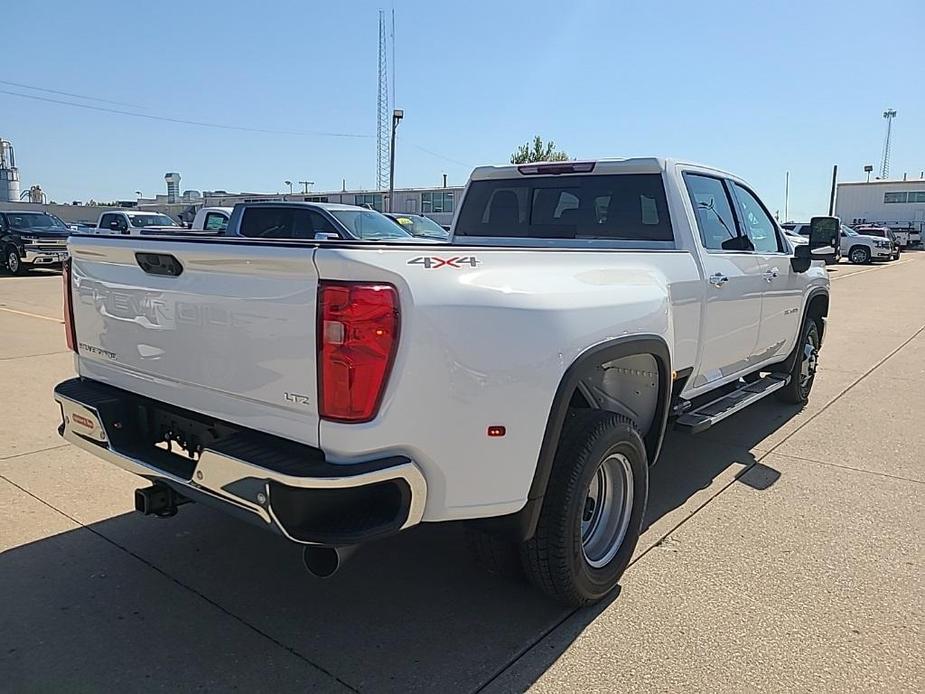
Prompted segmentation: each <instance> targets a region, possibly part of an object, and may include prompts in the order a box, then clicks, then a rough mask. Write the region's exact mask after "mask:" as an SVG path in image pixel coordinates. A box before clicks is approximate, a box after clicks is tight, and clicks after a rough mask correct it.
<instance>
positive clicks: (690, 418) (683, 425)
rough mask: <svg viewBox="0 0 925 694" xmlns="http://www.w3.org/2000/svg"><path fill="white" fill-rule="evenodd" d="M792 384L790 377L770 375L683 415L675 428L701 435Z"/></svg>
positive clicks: (676, 422)
mask: <svg viewBox="0 0 925 694" xmlns="http://www.w3.org/2000/svg"><path fill="white" fill-rule="evenodd" d="M789 382H790V376H786V375H783V374H768V375H767V376H765V377H764V378H762V379H759V380H757V381H755V382H753V383H747V384H745V385H744V386H742V387H741V388H739V389H737V390H734V391H732V392H731V393H728V394H727V395H724V396H723V397H721V398H717V399H716V400H714V401H713V402H708V403H707V404H706V405H703V406H701V407H698V408H697V409H696V410H693V411H691V412H688V413H687V414H683V415H681V416H680V417H678V419H677V420H675V426H676V427H678V428H679V429H685V430H687V431H688V432H690V433H691V434H699V433H700V432H701V431H705V430H706V429H709V428H710V427H711V426H713V425H714V424H717V423H718V422H721V421H723V420H724V419H726V417H731V416H732V415H734V414H735V413H736V412H739V411H741V410H744V409H745V408H746V407H748V406H749V405H753V404H755V403H756V402H758V401H759V400H761V399H762V398H764V397H767V396H768V395H770V394H771V393H773V392H774V391H775V390H780V389H781V388H783V387H784V386H785V385H787V384H788V383H789Z"/></svg>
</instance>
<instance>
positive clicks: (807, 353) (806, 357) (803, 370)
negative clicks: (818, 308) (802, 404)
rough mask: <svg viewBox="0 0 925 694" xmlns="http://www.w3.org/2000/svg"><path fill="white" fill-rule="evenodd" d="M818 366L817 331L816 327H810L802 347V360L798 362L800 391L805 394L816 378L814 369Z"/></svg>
mask: <svg viewBox="0 0 925 694" xmlns="http://www.w3.org/2000/svg"><path fill="white" fill-rule="evenodd" d="M818 365H819V331H818V329H817V328H816V326H815V325H814V326H812V327H811V328H810V329H809V330H807V331H806V342H805V343H804V345H803V359H802V361H801V362H800V390H801V391H803V392H806V391H808V390H809V387H810V385H811V384H812V382H813V378H814V377H815V376H816V368H817V367H818Z"/></svg>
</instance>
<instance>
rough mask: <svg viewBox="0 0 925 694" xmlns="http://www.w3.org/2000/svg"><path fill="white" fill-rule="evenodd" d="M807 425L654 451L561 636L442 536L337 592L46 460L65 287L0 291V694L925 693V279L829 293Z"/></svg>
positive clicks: (219, 533)
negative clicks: (607, 594) (634, 523)
mask: <svg viewBox="0 0 925 694" xmlns="http://www.w3.org/2000/svg"><path fill="white" fill-rule="evenodd" d="M831 277H832V278H833V280H834V282H833V289H832V307H831V311H830V317H829V330H828V333H827V336H826V341H825V344H824V347H823V351H822V358H821V367H820V373H819V376H818V378H817V381H816V384H815V388H814V390H813V394H812V398H811V402H810V404H809V406H808V407H807V408H806V409H805V410H803V411H802V412H798V411H796V410H795V409H793V408H788V407H787V406H783V405H780V404H779V403H777V402H776V401H765V402H764V403H762V404H761V405H759V406H757V407H754V408H751V409H750V410H748V411H746V412H744V413H742V414H740V415H738V416H736V417H734V418H732V419H730V420H727V421H726V422H723V423H722V424H720V425H718V426H717V427H714V428H713V429H711V430H710V431H708V432H706V433H705V434H703V435H701V436H700V437H690V436H687V435H681V434H671V435H670V437H669V440H668V442H667V444H666V449H665V451H664V454H663V457H662V460H661V462H660V463H659V465H658V466H657V467H656V468H655V469H654V473H653V479H652V483H651V484H652V489H651V500H650V506H649V514H648V528H647V530H646V531H645V533H644V535H643V537H642V540H641V543H640V547H639V549H638V551H637V557H636V558H635V560H634V563H633V564H632V566H631V567H630V569H629V570H628V571H627V573H626V575H625V576H624V578H623V581H622V586H621V590H620V591H619V593H618V595H616V596H615V597H614V598H613V599H611V600H609V601H607V602H606V604H603V605H599V606H597V607H595V608H592V609H584V610H578V611H569V610H564V609H562V608H559V607H557V606H556V605H554V604H550V603H548V602H546V601H545V600H544V599H543V598H542V597H541V596H540V595H539V594H538V593H534V592H533V591H531V590H530V589H529V588H527V587H526V586H523V585H520V584H518V583H515V582H511V581H508V580H504V579H500V578H496V577H493V576H490V575H487V574H484V573H482V572H481V571H480V570H478V569H477V568H475V567H473V566H472V565H471V564H470V563H469V561H468V558H467V556H466V554H465V551H464V547H463V546H462V542H461V533H460V529H459V528H458V527H454V526H443V527H439V526H435V527H426V526H425V527H419V528H415V529H413V530H411V531H409V532H407V533H405V534H403V535H401V536H398V537H395V538H393V539H390V540H388V541H384V542H381V543H378V544H374V545H372V546H369V547H368V548H364V549H363V550H361V551H360V552H358V553H357V555H356V557H355V558H354V559H353V560H352V561H350V562H348V564H347V565H346V566H345V567H344V569H343V570H342V572H340V573H339V574H338V575H337V576H336V577H335V579H332V580H329V581H322V580H319V579H315V578H312V577H311V576H309V575H307V574H306V573H305V572H304V571H303V570H302V569H301V568H300V562H299V551H298V549H297V548H295V547H293V546H290V545H289V544H287V543H285V542H284V541H282V540H280V539H277V538H275V537H273V536H271V535H269V534H266V533H263V532H261V531H260V530H258V529H254V528H251V527H249V526H246V525H242V524H239V523H238V522H236V521H234V520H232V519H230V518H227V517H225V516H223V515H221V514H219V513H217V512H214V511H211V510H209V509H205V508H201V507H197V506H195V505H190V506H185V507H184V508H183V509H182V510H181V512H180V513H179V514H178V515H177V517H175V518H173V519H171V520H159V519H152V518H145V517H141V516H140V515H137V514H135V513H134V512H132V511H131V508H132V492H133V490H134V489H135V488H136V487H137V486H139V483H138V480H137V478H134V477H133V476H131V475H129V474H127V473H124V472H122V471H120V470H117V469H115V468H112V467H110V466H108V465H107V464H105V463H103V462H101V461H99V460H97V459H96V458H92V457H90V456H88V455H86V454H84V453H82V452H80V451H78V450H76V449H74V448H72V447H70V446H67V445H64V444H63V443H62V441H61V440H60V439H59V437H58V435H57V432H56V427H57V425H58V411H57V406H56V405H55V404H54V402H53V401H52V398H51V389H52V386H53V385H54V384H55V383H57V382H58V381H60V380H63V379H65V378H67V377H69V376H70V375H72V372H73V362H72V359H71V356H70V354H69V353H67V352H66V350H65V346H64V333H63V329H62V324H61V300H60V285H61V279H60V276H59V275H57V274H56V273H54V272H51V271H45V272H34V273H33V274H31V275H30V276H27V277H9V276H0V336H2V337H0V394H2V395H0V398H2V404H3V408H2V410H3V415H2V417H0V440H2V441H3V446H2V448H0V516H2V518H0V550H2V555H0V594H2V596H3V609H2V612H0V672H2V673H3V682H2V684H0V689H3V690H6V691H100V690H104V689H105V690H118V689H125V690H131V691H159V690H171V691H188V690H194V689H196V690H213V691H214V690H230V689H242V690H251V691H267V690H273V691H275V692H288V691H305V690H313V691H362V692H374V691H375V692H379V691H402V692H407V691H449V692H456V691H463V692H470V691H490V692H504V691H520V690H524V689H527V688H530V687H533V688H535V690H536V691H541V692H543V691H586V692H594V691H600V692H610V691H620V690H631V691H710V692H715V691H772V692H779V691H807V690H812V691H833V692H834V691H838V692H845V691H889V692H896V691H910V692H913V691H923V690H925V665H923V659H922V653H925V638H923V617H925V580H923V576H925V571H923V559H925V556H923V535H925V501H923V498H925V497H923V493H922V492H923V489H925V488H923V483H925V427H923V420H925V294H923V286H925V253H922V252H919V253H916V252H908V253H906V254H904V255H903V257H902V259H901V260H900V261H898V262H894V263H891V264H886V265H876V266H851V265H847V264H841V265H839V266H837V267H835V268H832V269H831Z"/></svg>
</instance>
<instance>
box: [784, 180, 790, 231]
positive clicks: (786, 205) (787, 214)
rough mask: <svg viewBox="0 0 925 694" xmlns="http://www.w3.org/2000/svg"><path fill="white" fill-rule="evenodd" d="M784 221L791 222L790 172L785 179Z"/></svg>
mask: <svg viewBox="0 0 925 694" xmlns="http://www.w3.org/2000/svg"><path fill="white" fill-rule="evenodd" d="M784 221H785V222H789V221H790V172H789V171H788V172H787V176H786V177H785V178H784Z"/></svg>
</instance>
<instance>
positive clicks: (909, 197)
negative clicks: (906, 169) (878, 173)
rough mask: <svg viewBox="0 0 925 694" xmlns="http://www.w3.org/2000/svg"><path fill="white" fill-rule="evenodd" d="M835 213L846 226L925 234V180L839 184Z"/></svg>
mask: <svg viewBox="0 0 925 694" xmlns="http://www.w3.org/2000/svg"><path fill="white" fill-rule="evenodd" d="M835 214H836V215H837V216H839V217H840V218H841V220H842V221H843V222H844V223H845V224H882V225H884V226H889V227H893V228H894V229H910V228H911V229H916V230H918V231H920V232H921V231H925V178H915V179H908V180H896V181H892V180H883V181H881V180H877V181H859V182H856V183H839V184H838V188H837V191H836V196H835Z"/></svg>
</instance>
